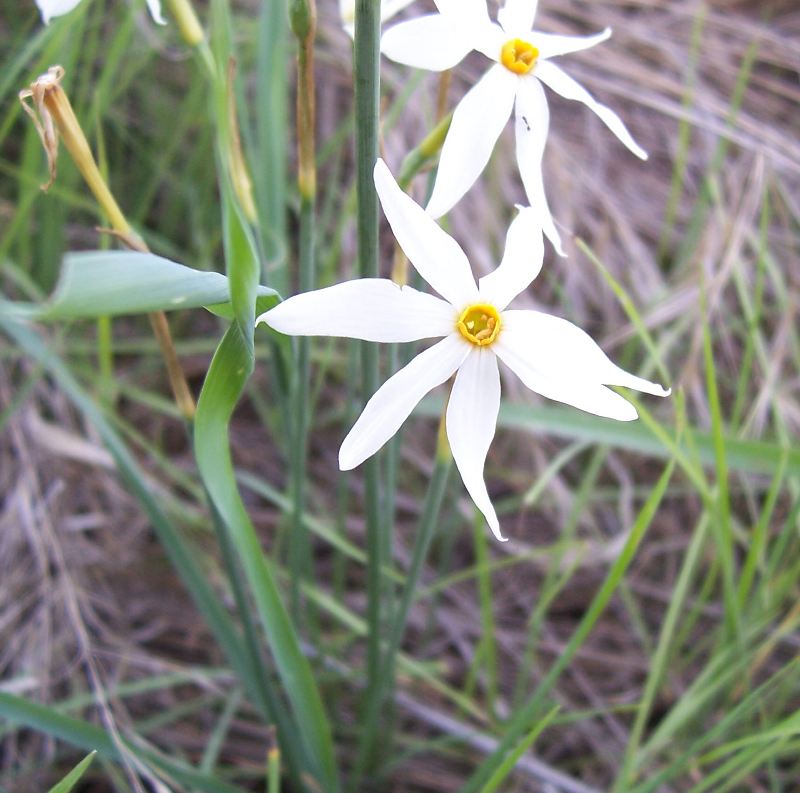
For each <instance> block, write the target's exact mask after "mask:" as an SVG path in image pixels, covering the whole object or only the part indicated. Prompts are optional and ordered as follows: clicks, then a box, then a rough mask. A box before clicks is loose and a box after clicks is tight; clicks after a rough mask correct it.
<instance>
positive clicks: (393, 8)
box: [353, 0, 413, 22]
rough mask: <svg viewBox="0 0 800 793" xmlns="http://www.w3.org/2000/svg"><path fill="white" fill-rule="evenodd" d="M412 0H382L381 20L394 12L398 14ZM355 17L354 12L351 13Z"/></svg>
mask: <svg viewBox="0 0 800 793" xmlns="http://www.w3.org/2000/svg"><path fill="white" fill-rule="evenodd" d="M412 2H413V0H383V2H382V3H381V21H382V22H385V21H386V20H387V19H391V18H392V17H393V16H395V15H396V14H399V13H400V12H401V11H402V10H403V9H404V8H405V7H406V6H409V5H411V3H412ZM353 18H355V13H354V14H353Z"/></svg>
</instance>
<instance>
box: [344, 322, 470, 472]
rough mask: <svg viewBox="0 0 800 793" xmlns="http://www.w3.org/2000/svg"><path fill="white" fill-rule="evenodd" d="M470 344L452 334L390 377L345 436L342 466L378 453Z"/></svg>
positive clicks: (439, 383) (455, 363) (461, 356)
mask: <svg viewBox="0 0 800 793" xmlns="http://www.w3.org/2000/svg"><path fill="white" fill-rule="evenodd" d="M470 347H471V345H470V344H468V342H466V341H464V339H462V338H461V336H459V335H458V334H451V335H450V336H447V337H446V338H444V339H442V340H441V341H440V342H438V343H437V344H435V345H434V346H433V347H430V348H429V349H427V350H425V351H424V352H421V353H420V354H419V355H418V356H417V357H416V358H414V359H413V360H412V361H411V363H409V364H408V365H407V366H405V367H404V368H402V369H401V370H400V371H399V372H397V374H395V375H393V376H392V377H390V378H389V379H388V380H387V381H386V382H385V383H384V384H383V385H382V386H381V387H380V388H379V389H378V390H377V391H376V392H375V394H374V395H373V397H372V399H370V400H369V402H367V405H366V407H365V408H364V411H363V412H362V414H361V415H360V416H359V417H358V421H356V423H355V424H354V425H353V429H351V430H350V432H349V433H348V434H347V437H346V438H345V439H344V442H343V443H342V448H341V449H340V450H339V468H341V469H342V471H349V470H350V469H351V468H355V467H356V466H357V465H360V464H361V463H362V462H364V460H366V459H367V457H370V456H371V455H373V454H375V452H377V451H378V449H380V448H381V446H383V444H384V443H386V441H388V440H389V438H391V437H392V435H394V434H395V432H397V430H398V429H400V425H401V424H402V423H403V422H404V421H405V420H406V419H407V418H408V416H409V414H410V413H411V411H412V410H413V409H414V408H415V406H416V404H417V403H418V402H419V401H420V399H422V397H424V396H425V394H427V393H428V391H430V390H431V389H432V388H435V387H436V386H437V385H441V384H442V383H443V382H444V381H445V380H447V378H448V377H450V375H452V374H453V372H455V370H456V369H458V367H459V366H460V365H461V363H462V362H463V360H464V359H465V358H466V357H467V355H469V352H470Z"/></svg>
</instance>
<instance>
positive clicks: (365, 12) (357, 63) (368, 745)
mask: <svg viewBox="0 0 800 793" xmlns="http://www.w3.org/2000/svg"><path fill="white" fill-rule="evenodd" d="M379 34H380V2H379V1H378V0H356V17H355V45H354V48H355V49H354V79H355V106H356V190H357V204H358V269H359V275H360V276H361V278H375V277H377V275H378V199H377V194H376V193H375V188H374V185H373V182H372V170H373V168H374V167H375V162H376V160H377V159H378V121H379V99H380V73H379V70H378V57H379ZM361 355H362V396H363V398H364V400H367V399H369V398H370V397H371V396H372V394H374V393H375V391H376V390H377V388H378V353H377V349H376V347H375V345H374V344H366V343H363V344H362V352H361ZM378 464H379V458H378V456H377V455H373V456H372V457H371V458H370V459H368V460H367V461H366V463H365V464H364V480H365V482H364V484H365V512H366V533H367V624H368V628H369V634H368V639H367V686H366V692H365V698H364V703H363V706H362V707H363V713H364V714H367V713H369V711H370V707H371V706H372V707H374V705H375V702H376V700H377V698H378V697H379V696H380V692H381V687H382V681H381V667H382V664H381V633H382V631H381V627H382V609H381V594H382V586H381V567H382V564H383V553H382V551H383V543H382V541H381V523H382V521H381V504H380V487H379V468H378ZM371 703H372V704H371ZM377 738H378V736H377V734H376V731H375V730H366V729H364V730H362V733H361V744H360V747H359V756H358V760H357V762H356V770H355V777H356V779H355V783H356V784H357V783H358V778H359V776H360V775H361V774H362V773H363V772H364V770H365V769H366V767H367V766H368V765H370V764H371V763H372V762H373V755H374V750H375V747H376V745H377Z"/></svg>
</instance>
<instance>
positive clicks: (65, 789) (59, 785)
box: [49, 749, 97, 793]
mask: <svg viewBox="0 0 800 793" xmlns="http://www.w3.org/2000/svg"><path fill="white" fill-rule="evenodd" d="M96 754H97V750H96V749H95V750H93V751H91V752H90V753H89V754H87V755H86V757H84V758H83V760H81V761H80V763H78V765H76V766H75V768H73V769H72V771H70V772H69V773H68V774H67V775H66V776H65V777H64V778H63V779H62V780H61V781H60V782H56V784H55V785H53V787H51V788H50V790H49V793H69V792H70V790H72V788H74V787H75V785H76V784H77V783H78V781H79V780H80V778H81V777H82V776H83V774H84V772H85V771H86V769H87V768H88V767H89V766H90V765H91V764H92V760H94V756H95V755H96Z"/></svg>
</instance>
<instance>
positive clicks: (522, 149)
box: [381, 0, 647, 255]
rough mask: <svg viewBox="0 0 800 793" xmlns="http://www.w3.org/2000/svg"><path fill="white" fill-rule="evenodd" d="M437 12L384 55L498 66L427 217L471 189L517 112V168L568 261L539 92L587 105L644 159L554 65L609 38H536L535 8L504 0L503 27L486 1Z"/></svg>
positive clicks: (397, 34) (384, 47) (391, 38)
mask: <svg viewBox="0 0 800 793" xmlns="http://www.w3.org/2000/svg"><path fill="white" fill-rule="evenodd" d="M436 6H437V7H438V9H439V12H440V13H438V14H429V15H426V16H422V17H419V18H417V19H411V20H409V21H407V22H401V23H400V24H399V25H395V26H394V27H392V28H389V30H387V31H386V32H385V33H384V34H383V37H382V39H381V51H382V52H383V53H384V55H386V56H388V57H389V58H391V59H392V60H394V61H398V62H399V63H404V64H407V65H409V66H415V67H417V68H420V69H430V70H432V71H442V70H444V69H449V68H451V67H453V66H455V65H456V64H457V63H458V62H459V61H461V60H462V58H464V56H465V55H467V53H469V52H471V51H472V50H477V51H478V52H481V53H483V54H484V55H485V56H486V57H487V58H490V59H491V60H493V61H495V62H496V63H495V65H493V66H491V67H490V69H489V71H488V72H486V74H485V75H484V76H483V77H482V78H481V79H480V80H479V81H478V82H477V83H476V84H475V85H474V86H473V87H472V88H471V89H470V90H469V92H468V93H467V94H466V95H465V96H464V98H463V99H462V100H461V101H460V102H459V104H458V106H457V107H456V110H455V113H454V114H453V122H452V124H451V126H450V131H449V132H448V134H447V138H446V139H445V142H444V146H443V147H442V155H441V159H440V162H439V172H438V175H437V178H436V185H435V187H434V190H433V194H432V195H431V200H430V202H429V204H428V207H427V210H428V212H430V214H431V215H433V217H435V218H438V217H440V216H441V215H444V214H445V213H446V212H448V211H449V210H450V208H451V207H452V206H453V205H454V204H455V203H456V202H457V201H458V200H459V199H460V198H461V197H462V196H463V195H464V193H466V192H467V190H469V188H470V187H471V186H472V185H473V184H474V182H475V180H476V179H477V178H478V176H479V175H480V173H481V172H482V171H483V169H484V168H485V167H486V163H487V162H488V161H489V156H490V155H491V153H492V149H494V145H495V143H496V142H497V139H498V137H499V136H500V133H501V132H502V131H503V128H504V127H505V125H506V122H507V121H508V118H509V116H510V115H511V111H512V108H513V109H514V111H515V129H516V149H517V162H518V163H519V171H520V175H521V177H522V182H523V184H524V185H525V191H526V193H527V196H528V201H529V202H530V204H531V206H532V207H534V208H535V209H537V210H538V212H539V217H540V220H541V225H542V229H543V230H544V233H545V235H546V236H547V238H548V239H549V240H550V241H551V242H552V243H553V246H554V247H555V248H556V250H557V251H558V252H559V253H562V255H563V252H562V250H561V241H560V238H559V235H558V232H557V231H556V228H555V225H554V223H553V218H552V216H551V214H550V210H549V208H548V206H547V199H546V197H545V192H544V182H543V179H542V154H543V153H544V147H545V142H546V140H547V131H548V126H549V123H550V112H549V109H548V106H547V99H546V98H545V95H544V90H543V89H542V85H541V84H542V83H544V84H545V85H546V86H548V87H549V88H551V89H552V90H553V91H555V92H556V93H557V94H560V95H561V96H563V97H565V98H567V99H575V100H577V101H578V102H583V103H584V104H585V105H586V106H587V107H589V108H590V109H591V110H593V111H594V112H595V113H596V114H597V115H598V116H599V117H600V119H601V120H602V121H603V122H604V123H605V124H606V126H608V128H609V129H610V130H611V131H612V132H613V133H614V134H615V135H616V136H617V137H618V138H619V139H620V140H621V141H622V142H623V143H624V144H625V145H626V146H627V147H628V148H629V149H630V150H631V151H632V152H633V153H634V154H636V155H637V156H638V157H641V158H642V159H646V158H647V154H646V152H645V151H644V150H643V149H642V148H641V147H640V146H639V145H638V144H637V143H636V141H634V139H633V138H632V137H631V135H630V133H629V132H628V130H627V129H626V128H625V125H624V124H623V123H622V120H621V119H620V117H619V116H618V115H617V114H616V113H615V112H614V111H613V110H611V109H610V108H608V107H606V106H605V105H601V104H600V103H599V102H597V101H596V100H595V99H594V98H593V97H592V96H591V95H590V94H589V92H588V91H587V90H586V89H585V88H583V87H582V86H581V85H580V84H579V83H577V82H575V80H573V79H572V78H571V77H570V76H569V75H568V74H567V73H566V72H564V71H563V70H562V69H561V68H560V67H559V66H557V65H556V64H555V62H553V61H552V60H551V58H555V57H556V56H558V55H566V54H567V53H570V52H577V51H578V50H585V49H588V48H589V47H593V46H594V45H595V44H599V43H600V42H601V41H605V40H606V39H607V38H608V37H609V36H610V35H611V30H610V29H609V28H606V30H604V31H603V32H602V33H598V34H596V35H594V36H587V37H581V36H560V35H555V34H552V33H539V32H536V31H534V30H533V19H534V16H535V14H536V6H537V0H506V2H505V5H504V7H503V8H502V9H501V10H500V11H499V13H498V22H499V24H497V23H494V22H492V21H491V20H490V19H489V14H488V11H487V7H486V0H436Z"/></svg>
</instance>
